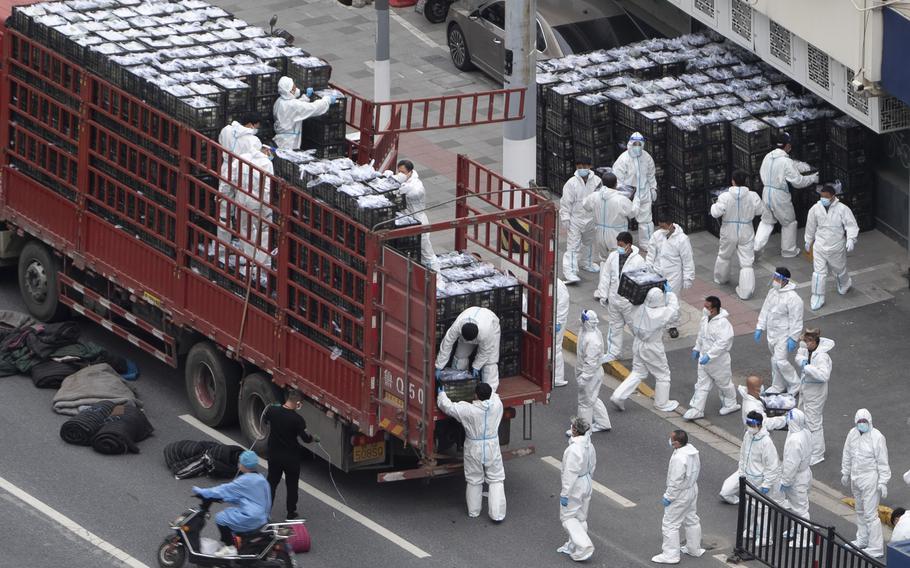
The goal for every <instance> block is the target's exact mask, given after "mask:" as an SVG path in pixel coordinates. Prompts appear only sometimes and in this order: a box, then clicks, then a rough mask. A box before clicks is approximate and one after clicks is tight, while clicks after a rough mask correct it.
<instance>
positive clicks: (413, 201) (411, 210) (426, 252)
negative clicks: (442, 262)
mask: <svg viewBox="0 0 910 568" xmlns="http://www.w3.org/2000/svg"><path fill="white" fill-rule="evenodd" d="M398 193H400V194H401V195H403V196H404V198H405V213H406V214H408V215H411V216H412V217H414V218H415V219H417V220H418V221H420V224H421V225H429V224H430V218H429V217H427V214H426V213H425V212H424V209H426V208H427V190H426V188H425V187H424V186H423V182H422V181H421V180H420V176H419V175H417V170H412V171H411V175H410V176H408V178H407V179H406V180H405V181H404V182H403V183H402V184H401V187H400V188H399V189H398ZM420 261H421V262H422V263H423V265H424V266H426V267H427V268H429V269H430V270H435V271H437V272H438V271H439V261H438V260H437V259H436V253H435V252H434V251H433V245H432V243H430V234H429V233H424V234H422V235H420Z"/></svg>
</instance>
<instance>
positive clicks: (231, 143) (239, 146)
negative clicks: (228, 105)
mask: <svg viewBox="0 0 910 568" xmlns="http://www.w3.org/2000/svg"><path fill="white" fill-rule="evenodd" d="M256 132H257V130H256V129H255V128H248V127H246V126H244V125H242V124H240V123H239V122H237V121H236V120H235V121H233V122H231V123H230V124H228V125H227V126H225V127H224V128H222V129H221V132H220V133H219V134H218V144H220V145H221V147H222V148H224V149H225V150H227V151H228V152H231V153H232V154H234V155H235V156H239V155H240V154H247V153H249V152H252V151H253V150H254V149H255V147H254V145H253V141H254V140H255V141H256V142H259V137H258V136H256ZM260 145H261V142H260Z"/></svg>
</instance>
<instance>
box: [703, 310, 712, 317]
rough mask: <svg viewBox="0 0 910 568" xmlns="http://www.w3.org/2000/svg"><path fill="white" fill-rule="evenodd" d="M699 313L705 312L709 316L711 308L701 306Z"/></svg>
mask: <svg viewBox="0 0 910 568" xmlns="http://www.w3.org/2000/svg"><path fill="white" fill-rule="evenodd" d="M701 313H703V314H705V315H706V316H708V317H711V310H709V309H708V308H702V309H701Z"/></svg>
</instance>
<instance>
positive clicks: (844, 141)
mask: <svg viewBox="0 0 910 568" xmlns="http://www.w3.org/2000/svg"><path fill="white" fill-rule="evenodd" d="M826 130H827V133H828V142H830V143H831V144H834V145H835V146H839V147H841V148H847V149H851V150H852V149H854V148H858V147H863V148H865V147H866V145H867V144H868V143H869V140H870V139H871V138H872V131H871V130H869V129H868V128H866V127H865V126H863V125H862V124H860V123H859V122H857V121H855V120H853V119H852V118H850V117H848V116H841V117H839V118H833V119H830V120H828V122H827V124H826Z"/></svg>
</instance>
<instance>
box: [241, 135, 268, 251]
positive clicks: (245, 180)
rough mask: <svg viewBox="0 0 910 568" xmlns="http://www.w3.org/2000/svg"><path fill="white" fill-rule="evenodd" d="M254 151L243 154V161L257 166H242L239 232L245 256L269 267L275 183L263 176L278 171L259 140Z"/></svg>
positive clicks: (255, 143)
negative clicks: (272, 186)
mask: <svg viewBox="0 0 910 568" xmlns="http://www.w3.org/2000/svg"><path fill="white" fill-rule="evenodd" d="M251 146H252V148H253V151H252V152H250V153H249V154H243V155H242V156H241V158H242V159H244V160H246V161H247V162H249V163H250V164H251V165H252V166H253V167H252V168H251V167H249V166H248V165H246V164H242V165H241V167H240V188H241V191H238V192H237V196H236V198H235V200H236V202H237V205H239V206H240V207H239V213H240V215H239V225H238V230H239V233H240V238H241V245H240V246H241V248H242V249H243V253H244V254H245V255H246V256H247V257H250V258H254V259H255V261H256V263H257V264H261V265H268V264H270V262H269V261H270V259H271V250H272V247H271V243H270V241H269V233H270V227H269V224H270V223H271V222H272V208H271V207H269V204H270V203H271V199H272V192H271V185H272V184H271V180H270V179H269V178H268V177H263V175H262V172H265V173H266V174H269V175H275V168H274V167H273V166H272V161H271V160H270V159H269V157H268V156H266V155H265V154H263V153H262V144H261V143H260V142H258V140H256V141H254V142H253V143H252V144H251Z"/></svg>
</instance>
